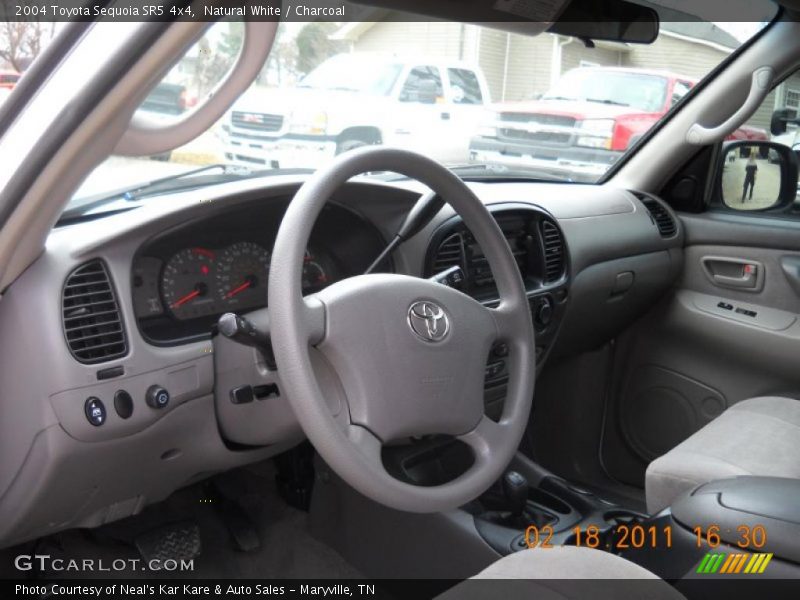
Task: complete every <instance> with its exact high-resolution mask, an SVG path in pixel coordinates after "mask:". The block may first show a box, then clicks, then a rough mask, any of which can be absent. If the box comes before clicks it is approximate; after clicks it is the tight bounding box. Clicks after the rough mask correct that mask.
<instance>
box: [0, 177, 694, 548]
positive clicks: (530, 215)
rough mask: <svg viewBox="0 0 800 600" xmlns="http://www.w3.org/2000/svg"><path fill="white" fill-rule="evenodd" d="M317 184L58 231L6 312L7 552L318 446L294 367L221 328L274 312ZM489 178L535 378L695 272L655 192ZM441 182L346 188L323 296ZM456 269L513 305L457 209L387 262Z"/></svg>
mask: <svg viewBox="0 0 800 600" xmlns="http://www.w3.org/2000/svg"><path fill="white" fill-rule="evenodd" d="M302 183H303V177H301V176H295V175H287V176H280V175H275V176H271V177H265V178H262V179H252V180H246V181H241V182H230V183H226V184H221V185H218V186H214V187H208V188H199V189H193V190H189V191H186V192H182V193H176V194H174V195H172V196H165V197H162V198H158V199H151V200H147V201H145V202H143V203H142V204H141V205H140V206H138V207H136V208H135V209H133V210H129V211H127V212H120V213H118V214H114V215H111V216H107V217H105V218H101V219H97V220H93V221H86V222H82V223H75V224H72V225H67V226H63V227H58V228H56V229H55V230H53V231H52V232H51V234H50V236H49V237H48V239H47V245H46V249H45V252H44V253H43V254H42V255H41V257H40V258H39V259H38V260H37V261H36V262H35V263H33V264H32V265H31V266H30V267H29V268H28V269H27V270H26V271H25V272H24V273H23V274H22V275H21V276H20V277H19V278H18V279H17V280H16V281H15V282H14V283H13V285H12V286H10V287H9V288H8V289H7V290H6V292H5V294H4V296H3V302H2V303H0V330H2V331H3V335H4V339H8V340H13V342H12V343H9V344H8V347H9V348H13V351H8V352H6V353H4V355H3V359H2V360H0V382H1V383H0V394H2V396H3V397H4V398H7V399H9V400H10V401H9V402H6V403H0V417H2V418H0V426H1V425H2V424H3V423H5V424H6V425H5V428H4V429H2V431H0V454H2V455H3V457H4V460H3V461H2V462H0V544H3V545H9V544H12V543H19V542H22V541H25V540H29V539H32V538H33V537H38V536H42V535H47V534H51V533H55V532H56V531H59V530H61V529H65V528H68V527H92V526H96V525H98V524H100V523H106V522H109V521H113V520H117V519H121V518H124V517H127V516H130V515H133V514H136V513H137V512H139V511H141V510H142V508H143V507H144V506H146V505H147V504H149V503H152V502H157V501H159V500H161V499H163V498H166V497H167V496H168V495H169V494H171V493H172V492H174V491H175V490H176V489H178V488H180V487H182V486H185V485H189V484H191V483H192V482H196V481H201V480H203V479H206V478H207V477H208V476H209V475H210V474H211V473H217V472H221V471H225V470H228V469H231V468H234V467H237V466H241V465H246V464H250V463H253V462H257V461H259V460H264V459H265V458H269V457H271V456H275V455H277V454H279V453H280V452H283V451H284V450H286V449H288V448H290V447H292V446H294V445H296V444H297V443H298V442H299V441H301V440H302V439H303V432H302V430H301V429H300V426H299V424H298V421H297V419H296V417H295V415H294V412H293V410H292V406H291V401H290V399H289V398H287V397H286V394H285V393H284V390H283V387H282V385H281V373H280V369H278V370H274V369H271V368H269V365H268V364H267V362H266V361H265V360H264V357H263V356H262V355H261V354H260V352H259V351H258V349H256V348H253V347H250V346H247V345H243V344H240V343H236V342H234V341H233V340H230V339H228V338H226V337H225V336H222V335H218V334H216V331H215V326H216V323H217V321H218V318H219V316H220V315H221V314H223V313H225V312H228V311H231V312H236V313H246V314H247V317H248V319H250V320H251V321H252V322H253V323H254V324H256V325H259V324H261V326H263V325H264V324H266V323H267V322H268V319H269V316H268V310H265V307H266V305H267V298H268V296H267V291H268V290H267V285H268V275H269V270H270V268H271V267H272V248H273V246H274V243H275V238H276V234H277V232H278V228H279V225H280V223H281V220H282V218H283V215H284V213H285V211H286V208H287V206H288V203H289V201H290V199H291V198H292V197H293V196H294V194H295V193H296V191H297V189H299V187H300V185H302ZM469 185H470V188H471V189H472V191H473V192H474V193H475V194H476V195H477V196H478V197H479V198H480V199H481V201H482V202H483V203H484V204H485V205H486V206H487V207H488V208H489V210H490V211H491V212H492V214H493V215H494V216H495V219H496V220H497V222H498V225H499V226H500V229H501V230H502V232H503V234H504V235H505V237H506V240H507V242H508V245H509V248H510V249H511V251H512V252H513V255H514V257H515V259H516V261H517V264H518V265H519V268H520V274H521V276H522V280H523V282H524V284H525V287H526V289H527V293H528V299H529V304H530V309H531V312H532V315H533V317H534V325H535V329H536V344H537V348H536V351H537V360H536V364H532V365H531V366H530V368H532V369H537V370H539V369H541V368H542V365H543V364H545V362H546V361H547V360H550V359H551V358H552V357H557V356H559V355H574V354H576V353H579V352H582V351H585V350H586V349H592V348H597V347H599V346H600V345H601V344H604V343H607V341H608V340H609V339H612V338H613V337H614V336H615V335H616V334H617V333H618V332H619V331H622V330H623V329H624V328H625V327H627V326H629V325H630V323H631V322H632V321H633V320H634V319H636V318H637V316H638V315H640V314H644V312H645V311H646V310H648V309H649V308H650V307H651V306H652V305H653V303H654V302H656V301H657V299H658V298H659V297H660V296H661V295H662V294H663V293H664V292H665V290H667V289H668V288H669V286H670V285H671V282H672V281H673V280H674V278H675V277H676V276H677V273H678V272H679V270H680V267H681V265H682V259H683V255H682V252H683V249H682V248H683V239H682V231H681V229H680V227H679V222H678V221H677V219H675V218H674V215H672V213H670V211H669V210H668V209H667V208H666V207H665V205H663V203H662V202H661V201H660V200H659V199H657V198H655V197H647V196H637V195H636V194H634V193H632V192H630V191H628V190H622V189H617V188H612V187H607V186H580V185H567V184H564V185H561V184H544V183H533V182H472V183H470V184H469ZM425 191H426V189H425V188H424V187H423V186H422V185H420V184H418V183H416V182H413V181H407V180H396V181H378V180H377V179H376V178H363V179H360V180H354V181H351V182H348V183H347V184H345V185H344V186H342V187H341V188H340V189H339V190H338V191H337V192H336V193H335V194H334V196H333V197H332V198H331V200H330V201H329V202H328V204H327V205H326V207H325V208H324V209H323V210H322V212H321V213H320V215H319V217H318V219H317V222H316V224H315V226H314V228H313V231H312V233H311V235H310V239H309V242H308V245H307V252H306V254H305V257H304V260H303V261H302V264H298V265H297V277H298V278H302V284H303V289H304V291H305V292H306V293H314V292H315V291H317V290H320V289H322V288H323V287H325V286H327V285H330V284H332V283H334V282H336V281H340V280H342V279H345V278H347V277H351V276H355V275H359V274H361V273H363V272H364V271H365V270H366V269H367V267H368V266H369V265H370V264H371V263H372V262H373V261H374V260H375V258H376V257H378V256H379V254H380V253H381V251H382V250H383V249H384V248H385V247H386V243H387V240H389V239H391V238H392V236H393V235H394V234H395V233H396V232H397V230H398V228H399V227H400V224H401V223H402V221H403V219H404V218H405V216H406V215H407V214H408V212H409V210H410V209H411V207H412V206H413V205H414V203H415V202H416V201H417V199H418V198H419V197H420V195H421V194H423V193H425ZM665 220H666V221H670V220H672V221H674V223H672V225H674V227H672V228H670V227H662V225H663V222H664V221H665ZM669 224H670V223H667V225H669ZM453 266H460V267H461V269H462V270H463V274H464V280H463V282H462V283H461V286H462V287H461V289H462V291H464V292H465V293H467V294H469V295H471V296H473V297H474V298H476V299H477V300H479V301H481V302H483V303H485V304H490V305H491V304H492V303H494V302H496V301H497V297H496V290H495V287H494V282H493V280H492V278H491V272H490V271H489V270H488V268H487V267H488V265H487V264H486V259H485V257H484V256H483V252H482V251H481V248H480V247H479V246H478V245H477V244H476V243H475V240H474V238H473V236H472V235H471V233H470V231H469V230H468V229H467V228H466V227H465V225H464V224H463V222H462V221H461V220H460V218H459V217H458V216H457V215H455V214H454V212H453V211H452V209H451V208H450V207H449V206H445V207H444V208H443V209H442V210H441V211H440V212H439V213H438V214H437V215H436V216H435V217H434V218H433V220H432V221H431V222H430V223H429V224H428V225H427V226H426V227H425V228H424V229H423V230H421V231H420V232H419V233H418V234H416V235H415V236H413V237H412V238H411V239H409V240H408V241H407V242H406V243H404V244H403V245H402V246H401V247H399V248H398V249H397V251H396V252H395V253H394V255H393V256H392V258H391V260H390V261H386V262H385V263H384V264H382V265H380V266H379V268H378V270H380V271H385V272H396V273H401V274H405V275H411V276H416V277H430V276H431V275H434V274H437V273H440V272H442V270H446V269H448V268H451V267H453ZM510 351H512V350H510V349H509V348H503V347H502V345H498V346H496V347H494V348H492V349H491V352H490V355H489V356H487V362H486V374H485V378H484V398H485V402H486V407H487V410H486V414H487V415H488V416H490V417H491V416H492V410H499V409H500V408H501V407H502V402H503V398H504V393H505V392H504V389H505V388H504V386H505V381H506V376H507V373H506V372H505V369H506V366H505V361H506V358H505V357H506V356H507V354H508V353H509V352H510ZM313 354H314V368H315V370H317V369H319V373H318V375H319V380H320V382H321V385H322V387H323V388H324V390H325V396H326V399H328V400H329V408H330V409H331V411H332V413H333V414H334V415H336V414H339V413H340V412H341V411H346V410H347V404H346V398H343V397H342V392H341V389H340V387H341V386H340V383H338V380H337V376H336V374H335V373H333V372H331V368H330V366H329V364H328V362H327V361H326V358H325V356H324V352H323V351H322V350H320V349H315V350H314V351H313ZM42 356H45V359H44V360H42V359H41V357H42ZM43 363H44V366H45V368H42V365H43ZM88 464H91V466H92V468H90V469H87V468H86V465H88Z"/></svg>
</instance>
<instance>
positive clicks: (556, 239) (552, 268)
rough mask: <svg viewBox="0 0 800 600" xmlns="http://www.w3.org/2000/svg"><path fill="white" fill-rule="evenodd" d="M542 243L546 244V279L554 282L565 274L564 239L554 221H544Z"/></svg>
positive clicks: (547, 281) (548, 281)
mask: <svg viewBox="0 0 800 600" xmlns="http://www.w3.org/2000/svg"><path fill="white" fill-rule="evenodd" d="M542 244H543V246H544V279H545V282H546V283H554V282H556V281H558V280H559V279H561V277H562V276H563V275H564V240H563V239H562V238H561V232H560V231H559V229H558V227H557V226H556V225H555V223H553V222H552V221H548V220H543V221H542Z"/></svg>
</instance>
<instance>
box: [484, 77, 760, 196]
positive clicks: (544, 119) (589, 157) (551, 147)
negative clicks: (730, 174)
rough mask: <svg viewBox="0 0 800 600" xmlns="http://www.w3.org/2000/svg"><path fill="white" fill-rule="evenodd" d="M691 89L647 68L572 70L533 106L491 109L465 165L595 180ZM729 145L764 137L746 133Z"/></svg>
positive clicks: (735, 136) (681, 81) (746, 130)
mask: <svg viewBox="0 0 800 600" xmlns="http://www.w3.org/2000/svg"><path fill="white" fill-rule="evenodd" d="M694 84H695V81H694V80H692V79H690V78H688V77H682V76H679V75H674V74H672V73H666V72H661V71H653V70H645V69H630V68H617V67H581V68H578V69H573V70H571V71H568V72H567V73H565V74H564V75H563V76H562V77H561V79H560V80H559V81H558V83H557V84H556V85H555V86H554V87H553V88H552V89H551V90H549V91H548V92H547V93H546V94H544V95H543V96H542V97H541V98H540V99H538V100H535V101H529V102H509V103H503V104H497V105H495V106H494V115H493V118H492V120H491V122H490V123H488V124H486V125H485V126H484V127H482V128H481V129H480V130H479V131H478V135H476V136H475V137H473V138H472V139H471V140H470V148H469V150H470V160H471V162H475V163H481V164H490V165H501V166H507V167H527V168H533V169H536V170H537V171H540V172H541V173H542V174H543V175H546V176H553V177H558V178H564V179H569V180H572V181H584V182H593V181H596V180H597V179H598V178H599V177H600V176H602V175H603V174H604V173H605V172H606V171H607V170H608V168H609V167H610V166H611V165H612V164H614V162H615V161H616V160H617V159H618V158H619V157H620V156H621V155H622V154H623V153H624V152H625V150H627V149H628V148H629V147H630V146H631V145H632V144H633V143H635V142H636V141H637V140H638V139H639V138H640V137H641V136H642V134H644V132H645V131H647V130H648V129H649V128H650V127H652V126H653V125H654V124H655V123H656V122H657V121H658V120H659V119H660V118H661V117H662V116H663V115H664V114H665V113H666V112H667V111H668V110H670V108H672V106H674V105H675V104H676V103H677V102H678V101H679V100H680V99H681V98H683V96H685V95H686V93H688V92H689V90H690V89H691V88H692V86H693V85H694ZM729 139H752V140H768V139H769V137H768V135H767V132H766V131H764V130H762V129H758V128H755V127H747V126H744V127H741V128H739V129H737V130H736V131H735V132H734V133H733V134H732V135H731V136H730V138H729Z"/></svg>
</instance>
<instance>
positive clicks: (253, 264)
mask: <svg viewBox="0 0 800 600" xmlns="http://www.w3.org/2000/svg"><path fill="white" fill-rule="evenodd" d="M287 204H288V198H287V199H278V201H277V202H274V201H271V202H269V203H268V204H267V203H264V204H262V205H258V204H256V205H254V206H249V207H245V208H243V209H239V210H236V211H232V212H226V213H225V214H224V215H215V216H213V217H208V218H201V219H196V220H192V221H190V222H188V223H186V224H185V225H182V226H180V227H178V228H174V229H172V230H169V231H167V232H165V233H163V234H160V235H158V236H156V237H155V238H153V239H151V240H149V241H148V242H147V243H145V244H144V245H143V246H142V248H141V249H140V250H139V252H138V253H137V256H136V257H135V259H134V261H133V267H132V274H131V289H132V300H133V308H134V315H135V317H136V321H137V324H138V325H139V329H140V331H141V332H142V334H143V335H144V336H145V337H146V338H147V339H148V340H149V341H151V342H152V343H156V344H179V343H186V342H187V341H191V340H192V339H196V338H198V337H203V336H208V335H210V334H212V333H213V328H214V324H215V323H216V321H217V319H218V318H219V317H220V315H222V314H223V313H226V312H236V313H243V312H248V311H252V310H255V309H259V308H263V307H265V306H266V305H267V289H268V288H267V282H268V279H269V270H270V264H271V258H272V246H273V244H274V241H275V236H276V235H277V231H278V226H279V225H280V218H281V215H282V213H283V211H284V210H285V207H286V205H287ZM384 246H385V242H384V241H383V238H382V237H381V235H380V233H379V232H378V231H377V230H376V229H375V227H374V226H372V225H371V224H370V223H369V222H367V221H366V220H364V219H363V218H362V217H360V216H358V215H357V214H356V213H355V212H353V211H352V210H348V209H346V208H344V207H342V206H340V205H336V204H331V205H329V206H328V207H326V209H325V210H324V211H323V213H322V214H321V215H320V218H319V220H318V222H317V225H316V227H315V229H314V231H313V232H312V235H311V240H310V242H309V246H308V248H307V250H306V253H305V257H304V259H303V264H302V266H301V265H298V274H299V275H300V277H301V278H302V287H303V292H304V293H306V294H310V293H314V292H318V291H320V290H321V289H323V288H325V287H326V286H328V285H330V284H331V283H334V282H336V281H339V280H340V279H343V278H346V277H351V276H353V275H358V274H360V273H363V272H364V270H365V269H366V268H367V267H368V266H369V265H370V264H371V261H372V260H373V259H374V258H375V257H377V256H378V254H380V252H381V250H382V249H383V248H384ZM390 268H391V265H390V264H387V265H382V266H381V269H380V270H388V269H390Z"/></svg>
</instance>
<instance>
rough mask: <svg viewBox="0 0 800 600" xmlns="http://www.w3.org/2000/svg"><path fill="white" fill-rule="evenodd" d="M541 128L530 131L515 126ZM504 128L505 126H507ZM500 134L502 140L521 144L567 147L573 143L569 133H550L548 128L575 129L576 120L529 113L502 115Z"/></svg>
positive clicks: (560, 116)
mask: <svg viewBox="0 0 800 600" xmlns="http://www.w3.org/2000/svg"><path fill="white" fill-rule="evenodd" d="M517 123H519V124H525V125H527V126H539V127H541V128H542V131H529V130H528V129H521V128H517V127H515V126H514V125H515V124H517ZM506 124H507V126H506V127H503V125H506ZM499 125H500V128H499V129H498V134H499V135H500V137H501V138H505V139H507V140H512V141H521V142H541V143H545V144H560V145H567V144H569V143H570V142H571V141H572V133H571V132H569V131H548V128H561V127H564V128H568V129H572V128H573V127H575V119H574V118H573V117H567V116H562V115H548V114H528V113H514V112H510V113H501V114H500V121H499Z"/></svg>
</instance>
